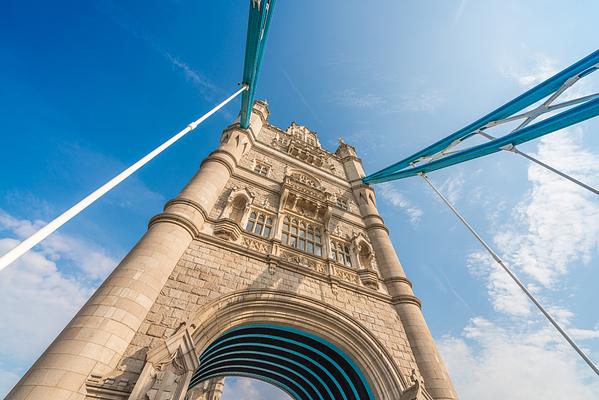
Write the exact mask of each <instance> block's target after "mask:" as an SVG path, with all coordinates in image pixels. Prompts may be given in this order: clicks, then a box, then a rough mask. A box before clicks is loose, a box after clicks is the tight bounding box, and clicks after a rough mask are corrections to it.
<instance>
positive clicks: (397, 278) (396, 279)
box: [384, 276, 412, 287]
mask: <svg viewBox="0 0 599 400" xmlns="http://www.w3.org/2000/svg"><path fill="white" fill-rule="evenodd" d="M384 282H385V284H386V285H387V284H389V283H405V284H407V285H408V286H409V287H412V282H411V281H410V280H409V279H408V278H404V277H403V276H393V277H391V278H386V279H384Z"/></svg>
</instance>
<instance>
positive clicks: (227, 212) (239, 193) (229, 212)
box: [219, 186, 256, 223]
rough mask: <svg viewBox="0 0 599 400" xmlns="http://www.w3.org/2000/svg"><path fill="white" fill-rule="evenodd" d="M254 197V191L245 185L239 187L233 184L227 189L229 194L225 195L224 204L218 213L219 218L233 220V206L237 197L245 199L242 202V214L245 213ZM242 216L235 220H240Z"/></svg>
mask: <svg viewBox="0 0 599 400" xmlns="http://www.w3.org/2000/svg"><path fill="white" fill-rule="evenodd" d="M255 197H256V196H255V195H254V193H253V192H252V191H251V190H250V189H248V188H247V187H246V188H243V189H239V188H238V187H237V186H233V187H232V188H231V190H230V191H229V196H227V201H226V203H225V206H224V207H223V210H222V212H221V213H220V216H219V219H224V218H230V219H234V220H235V219H236V218H234V217H235V215H234V207H235V205H236V204H235V202H236V200H239V199H243V200H245V203H244V204H243V208H244V209H243V213H242V214H245V213H247V210H249V208H250V206H251V205H252V202H253V201H254V198H255ZM243 216H244V215H242V218H243ZM242 218H240V219H239V221H237V222H238V223H239V222H241V220H242Z"/></svg>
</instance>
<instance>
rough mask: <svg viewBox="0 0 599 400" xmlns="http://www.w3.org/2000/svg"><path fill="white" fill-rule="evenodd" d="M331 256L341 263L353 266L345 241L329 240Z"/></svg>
mask: <svg viewBox="0 0 599 400" xmlns="http://www.w3.org/2000/svg"><path fill="white" fill-rule="evenodd" d="M331 258H332V259H333V260H335V261H337V262H338V263H339V264H341V265H345V266H346V267H353V265H352V261H351V257H350V252H349V245H348V244H347V243H344V242H339V241H337V240H331Z"/></svg>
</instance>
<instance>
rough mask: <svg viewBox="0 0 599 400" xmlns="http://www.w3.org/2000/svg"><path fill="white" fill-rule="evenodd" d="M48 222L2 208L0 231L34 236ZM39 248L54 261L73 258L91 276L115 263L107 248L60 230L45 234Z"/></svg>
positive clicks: (101, 274)
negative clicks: (20, 216)
mask: <svg viewBox="0 0 599 400" xmlns="http://www.w3.org/2000/svg"><path fill="white" fill-rule="evenodd" d="M45 224H46V222H44V221H40V220H37V221H30V220H26V219H18V218H15V217H14V216H12V215H10V214H8V213H6V212H5V211H3V210H1V209H0V231H9V232H10V234H11V235H13V236H16V237H17V238H18V239H25V238H27V237H29V236H31V235H32V234H33V233H35V232H36V231H37V230H38V229H39V228H41V227H42V226H44V225H45ZM37 252H38V254H40V255H43V256H44V257H46V258H48V260H51V261H53V262H61V261H62V262H65V261H66V262H73V263H75V264H76V265H77V267H78V268H79V269H81V271H82V272H83V273H85V276H86V277H87V278H91V279H99V278H104V277H105V276H106V275H108V272H110V271H111V270H112V269H113V268H114V267H115V265H116V260H115V259H114V258H112V257H111V256H110V255H109V254H108V252H107V251H106V250H105V249H103V248H100V247H98V246H95V245H93V244H91V243H87V242H85V241H83V240H81V239H77V238H74V237H71V236H69V235H64V234H61V233H54V234H52V235H50V236H49V237H48V238H46V239H45V240H44V241H43V242H42V243H40V245H39V248H38V250H37Z"/></svg>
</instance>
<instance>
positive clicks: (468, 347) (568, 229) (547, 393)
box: [439, 57, 599, 400]
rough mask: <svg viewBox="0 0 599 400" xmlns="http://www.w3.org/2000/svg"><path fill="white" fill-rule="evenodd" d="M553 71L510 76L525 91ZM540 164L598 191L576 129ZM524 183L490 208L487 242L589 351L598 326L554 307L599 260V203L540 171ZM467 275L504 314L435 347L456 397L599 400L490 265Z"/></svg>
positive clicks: (590, 379) (481, 263)
mask: <svg viewBox="0 0 599 400" xmlns="http://www.w3.org/2000/svg"><path fill="white" fill-rule="evenodd" d="M555 70H556V68H555V62H554V61H552V60H551V59H549V58H547V57H537V59H536V64H535V67H533V68H532V70H531V71H530V72H527V73H522V72H520V71H519V72H518V73H514V74H513V76H512V77H513V78H514V79H516V80H517V81H518V82H519V83H520V84H521V85H525V86H531V85H534V84H536V83H538V82H540V81H542V80H544V79H546V78H547V77H549V76H551V75H552V74H553V73H554V72H555ZM536 156H537V157H538V158H540V159H541V160H543V161H545V162H547V163H548V164H550V165H552V166H554V167H556V168H557V169H560V170H562V171H564V172H566V173H568V174H570V175H573V176H575V177H576V178H578V179H580V180H582V181H584V182H586V183H588V184H591V185H592V186H596V185H597V184H599V161H598V160H599V154H596V153H593V152H591V151H589V150H587V149H585V148H584V146H583V132H582V130H580V129H578V128H570V129H568V130H563V131H561V132H556V133H554V134H552V135H550V136H547V137H545V138H543V139H541V140H539V142H538V147H537V154H536ZM528 180H529V183H530V188H529V190H528V191H527V193H526V194H525V196H524V197H523V198H522V199H521V200H520V201H519V202H518V203H517V204H516V206H515V207H513V208H507V207H506V205H505V204H504V203H503V202H500V203H498V206H497V209H495V210H493V209H489V210H488V212H489V213H490V214H491V217H490V218H489V221H490V222H491V225H492V229H493V231H494V232H495V234H494V235H493V236H492V239H491V242H492V244H493V246H494V247H495V248H496V250H498V252H499V253H500V254H501V255H502V256H503V258H504V259H505V260H506V261H507V263H508V264H509V265H510V266H511V268H512V269H513V270H514V271H515V272H516V273H517V275H519V277H520V278H521V280H522V281H524V282H528V288H529V290H531V291H532V292H533V293H535V295H537V297H539V298H540V299H541V302H542V303H543V304H544V306H545V307H546V308H547V309H548V310H549V312H550V313H551V314H552V315H553V316H554V317H555V318H556V319H557V320H558V321H559V322H560V324H561V325H562V326H564V327H565V328H566V330H567V331H568V332H569V333H570V335H571V336H572V337H573V338H575V339H576V340H577V341H578V342H579V345H587V346H591V348H593V346H592V344H596V340H597V339H599V329H598V326H599V321H597V322H596V325H595V327H593V328H580V327H577V326H574V323H573V320H574V319H575V314H574V312H573V311H571V310H569V309H567V308H563V307H561V306H557V305H556V304H560V303H561V302H560V301H559V300H557V298H559V299H563V298H564V292H565V290H564V289H567V280H566V278H567V276H568V275H570V274H571V273H572V272H573V271H574V270H575V269H576V268H582V267H584V265H585V264H587V265H588V264H590V261H591V259H592V257H593V256H594V255H595V254H597V250H598V249H599V205H598V204H597V202H596V198H595V197H594V196H593V195H592V194H590V192H588V191H586V190H584V189H582V188H580V187H578V186H576V185H575V184H573V183H571V182H569V181H567V180H565V179H563V178H561V177H559V176H557V175H555V174H553V173H551V172H549V171H547V170H545V169H543V168H542V167H540V166H537V165H536V164H530V166H529V167H528ZM501 217H502V218H501ZM468 267H469V270H470V271H471V273H472V274H473V275H475V276H478V277H480V278H481V279H483V280H484V281H485V284H486V288H487V293H488V297H489V301H490V302H491V303H492V305H493V307H494V309H495V310H496V311H498V312H500V314H495V315H494V317H493V321H490V320H489V319H485V318H482V317H476V318H473V319H472V320H471V321H470V323H469V324H468V325H467V326H466V327H465V328H464V330H463V332H462V334H461V335H458V336H447V337H445V338H443V339H442V340H441V342H440V344H439V348H440V351H441V353H442V354H443V356H444V359H445V361H446V363H447V366H448V369H449V370H450V373H451V375H452V377H453V378H454V382H455V384H456V387H457V390H458V392H459V393H460V395H461V398H462V399H464V400H469V399H478V398H485V399H489V400H495V399H504V398H509V399H516V400H518V399H530V398H535V399H536V398H542V399H551V400H552V399H563V398H568V399H574V400H587V399H589V400H590V399H595V398H597V393H599V383H598V382H597V380H596V377H595V376H594V375H593V374H592V373H591V372H590V369H589V368H588V367H587V366H586V365H585V364H584V363H583V362H582V361H581V360H580V358H579V356H578V355H577V354H576V353H575V352H574V351H573V349H572V348H571V347H570V346H569V345H568V344H567V343H566V342H565V341H564V339H563V338H562V337H561V336H560V335H559V334H558V333H557V331H556V330H555V329H554V328H553V327H552V326H550V325H549V324H548V321H546V320H545V319H544V318H543V317H542V316H541V315H540V314H539V313H538V310H536V309H535V308H534V306H532V305H531V303H530V302H529V301H528V299H527V298H526V297H525V296H524V294H523V293H521V291H520V290H519V289H518V287H517V286H516V285H515V283H514V282H512V281H511V279H510V278H509V277H508V275H507V274H506V273H505V272H504V271H503V270H502V269H501V268H500V267H499V266H498V265H497V264H496V263H495V262H494V261H493V260H492V259H491V257H489V256H488V255H487V254H486V253H484V252H482V251H476V252H473V253H471V254H469V257H468ZM555 294H559V297H557V298H556V297H554V295H555ZM585 351H586V352H587V354H589V355H590V356H593V354H591V352H590V351H589V349H585ZM591 358H593V357H591ZM595 358H596V356H595Z"/></svg>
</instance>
